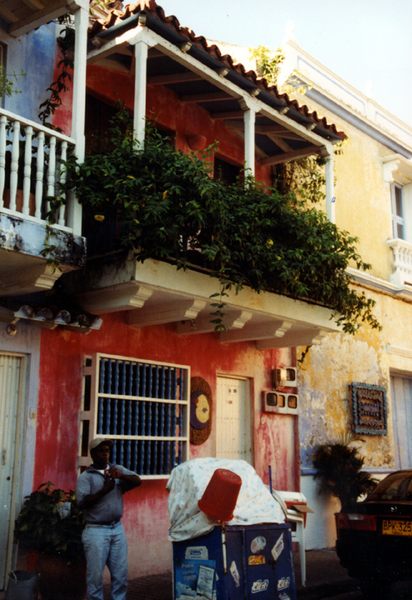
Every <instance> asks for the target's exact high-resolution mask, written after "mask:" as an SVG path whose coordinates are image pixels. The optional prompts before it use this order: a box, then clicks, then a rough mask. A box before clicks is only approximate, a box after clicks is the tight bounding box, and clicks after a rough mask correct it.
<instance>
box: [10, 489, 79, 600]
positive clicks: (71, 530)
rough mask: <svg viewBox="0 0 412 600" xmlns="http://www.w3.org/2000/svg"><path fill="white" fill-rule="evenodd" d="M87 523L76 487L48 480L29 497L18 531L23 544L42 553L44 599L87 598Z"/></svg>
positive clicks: (16, 535) (40, 576)
mask: <svg viewBox="0 0 412 600" xmlns="http://www.w3.org/2000/svg"><path fill="white" fill-rule="evenodd" d="M83 527H84V523H83V517H82V514H81V512H80V511H79V509H78V508H77V506H76V503H75V497H74V492H73V491H65V490H62V489H57V488H55V487H54V485H53V484H52V483H50V482H48V483H46V484H42V485H41V486H40V487H39V488H38V489H37V490H36V491H34V492H32V493H31V494H30V495H29V496H27V497H26V499H25V502H24V504H23V507H22V509H21V511H20V513H19V515H18V517H17V520H16V523H15V529H14V533H15V538H16V541H18V542H19V545H20V546H22V547H23V548H24V549H25V550H26V551H27V550H28V551H30V552H33V551H34V552H36V553H37V554H38V559H37V565H36V570H37V571H38V573H39V589H40V592H41V597H42V599H43V600H82V599H83V598H84V595H85V590H86V581H85V573H86V567H85V559H84V554H83V546H82V542H81V534H82V530H83Z"/></svg>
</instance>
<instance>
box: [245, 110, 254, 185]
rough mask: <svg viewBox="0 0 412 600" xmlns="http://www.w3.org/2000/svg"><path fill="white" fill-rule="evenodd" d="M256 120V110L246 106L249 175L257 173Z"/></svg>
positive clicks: (247, 171) (246, 165)
mask: <svg viewBox="0 0 412 600" xmlns="http://www.w3.org/2000/svg"><path fill="white" fill-rule="evenodd" d="M255 121H256V112H255V110H254V109H253V108H249V107H248V108H246V110H245V111H244V113H243V123H244V133H245V135H244V137H245V171H246V174H247V175H253V176H254V175H255Z"/></svg>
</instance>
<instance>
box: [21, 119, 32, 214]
mask: <svg viewBox="0 0 412 600" xmlns="http://www.w3.org/2000/svg"><path fill="white" fill-rule="evenodd" d="M25 134H26V141H25V146H24V168H23V214H24V215H29V214H30V183H31V158H32V150H33V149H32V141H33V127H31V126H30V125H29V126H28V127H26V128H25Z"/></svg>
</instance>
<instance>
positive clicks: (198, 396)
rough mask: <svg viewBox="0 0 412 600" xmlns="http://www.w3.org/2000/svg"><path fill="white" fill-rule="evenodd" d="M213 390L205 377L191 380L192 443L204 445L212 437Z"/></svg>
mask: <svg viewBox="0 0 412 600" xmlns="http://www.w3.org/2000/svg"><path fill="white" fill-rule="evenodd" d="M211 423H212V390H211V388H210V385H209V384H208V382H207V381H206V379H203V377H192V378H191V380H190V443H191V444H194V445H196V446H199V445H200V444H203V443H204V442H205V441H206V440H207V438H208V437H209V435H210V430H211Z"/></svg>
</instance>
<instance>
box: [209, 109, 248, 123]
mask: <svg viewBox="0 0 412 600" xmlns="http://www.w3.org/2000/svg"><path fill="white" fill-rule="evenodd" d="M243 115H244V112H243V110H232V111H227V112H216V113H212V115H211V116H212V118H213V119H216V121H225V120H226V119H227V120H228V121H229V120H231V119H243Z"/></svg>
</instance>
